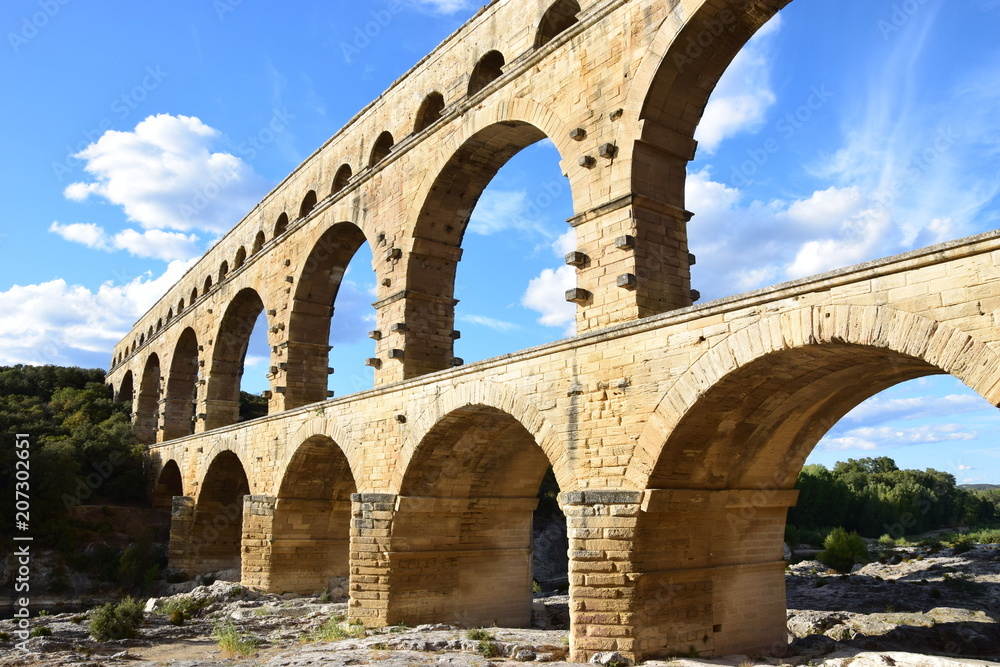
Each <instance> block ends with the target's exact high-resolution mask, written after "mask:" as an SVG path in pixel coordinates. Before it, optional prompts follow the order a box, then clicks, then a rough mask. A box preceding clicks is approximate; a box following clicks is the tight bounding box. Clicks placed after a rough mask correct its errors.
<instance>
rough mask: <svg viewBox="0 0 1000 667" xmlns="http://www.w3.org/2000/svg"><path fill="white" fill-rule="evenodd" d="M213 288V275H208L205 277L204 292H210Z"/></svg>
mask: <svg viewBox="0 0 1000 667" xmlns="http://www.w3.org/2000/svg"><path fill="white" fill-rule="evenodd" d="M211 289H212V276H208V277H206V278H205V288H204V290H203V292H204V293H205V294H208V292H209V290H211Z"/></svg>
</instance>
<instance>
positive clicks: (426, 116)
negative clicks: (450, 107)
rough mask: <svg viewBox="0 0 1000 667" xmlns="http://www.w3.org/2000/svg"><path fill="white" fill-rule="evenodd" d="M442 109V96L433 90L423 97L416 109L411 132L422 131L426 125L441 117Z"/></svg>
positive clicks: (428, 125)
mask: <svg viewBox="0 0 1000 667" xmlns="http://www.w3.org/2000/svg"><path fill="white" fill-rule="evenodd" d="M442 111H444V96H443V95H442V94H441V93H439V92H437V91H435V92H433V93H431V94H429V95H428V96H427V97H425V98H424V101H423V102H421V103H420V108H419V109H418V110H417V121H416V123H415V124H414V127H413V132H414V133H418V132H423V131H424V130H426V129H427V128H428V127H430V126H431V125H433V124H434V123H436V122H437V121H438V120H439V119H440V118H441V112H442Z"/></svg>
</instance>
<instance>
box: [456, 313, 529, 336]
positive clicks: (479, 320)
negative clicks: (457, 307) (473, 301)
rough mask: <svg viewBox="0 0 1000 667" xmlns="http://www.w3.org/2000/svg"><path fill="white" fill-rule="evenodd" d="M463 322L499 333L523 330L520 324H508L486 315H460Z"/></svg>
mask: <svg viewBox="0 0 1000 667" xmlns="http://www.w3.org/2000/svg"><path fill="white" fill-rule="evenodd" d="M458 319H459V320H460V321H462V322H468V323H469V324H476V325H479V326H482V327H487V328H489V329H493V330H494V331H497V332H499V333H510V332H512V331H519V330H520V329H521V325H520V324H515V323H514V322H506V321H504V320H498V319H495V318H492V317H486V316H485V315H460V316H459V318H458Z"/></svg>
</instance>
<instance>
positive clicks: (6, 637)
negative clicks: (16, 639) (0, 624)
mask: <svg viewBox="0 0 1000 667" xmlns="http://www.w3.org/2000/svg"><path fill="white" fill-rule="evenodd" d="M9 641H10V633H9V632H0V642H9Z"/></svg>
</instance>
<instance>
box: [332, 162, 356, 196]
mask: <svg viewBox="0 0 1000 667" xmlns="http://www.w3.org/2000/svg"><path fill="white" fill-rule="evenodd" d="M352 176H354V172H353V171H351V165H349V164H342V165H340V169H338V170H337V175H336V176H334V177H333V190H332V191H331V192H332V194H337V193H338V192H340V191H341V190H343V189H344V188H346V187H347V184H348V183H349V182H350V180H351V177H352Z"/></svg>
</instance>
